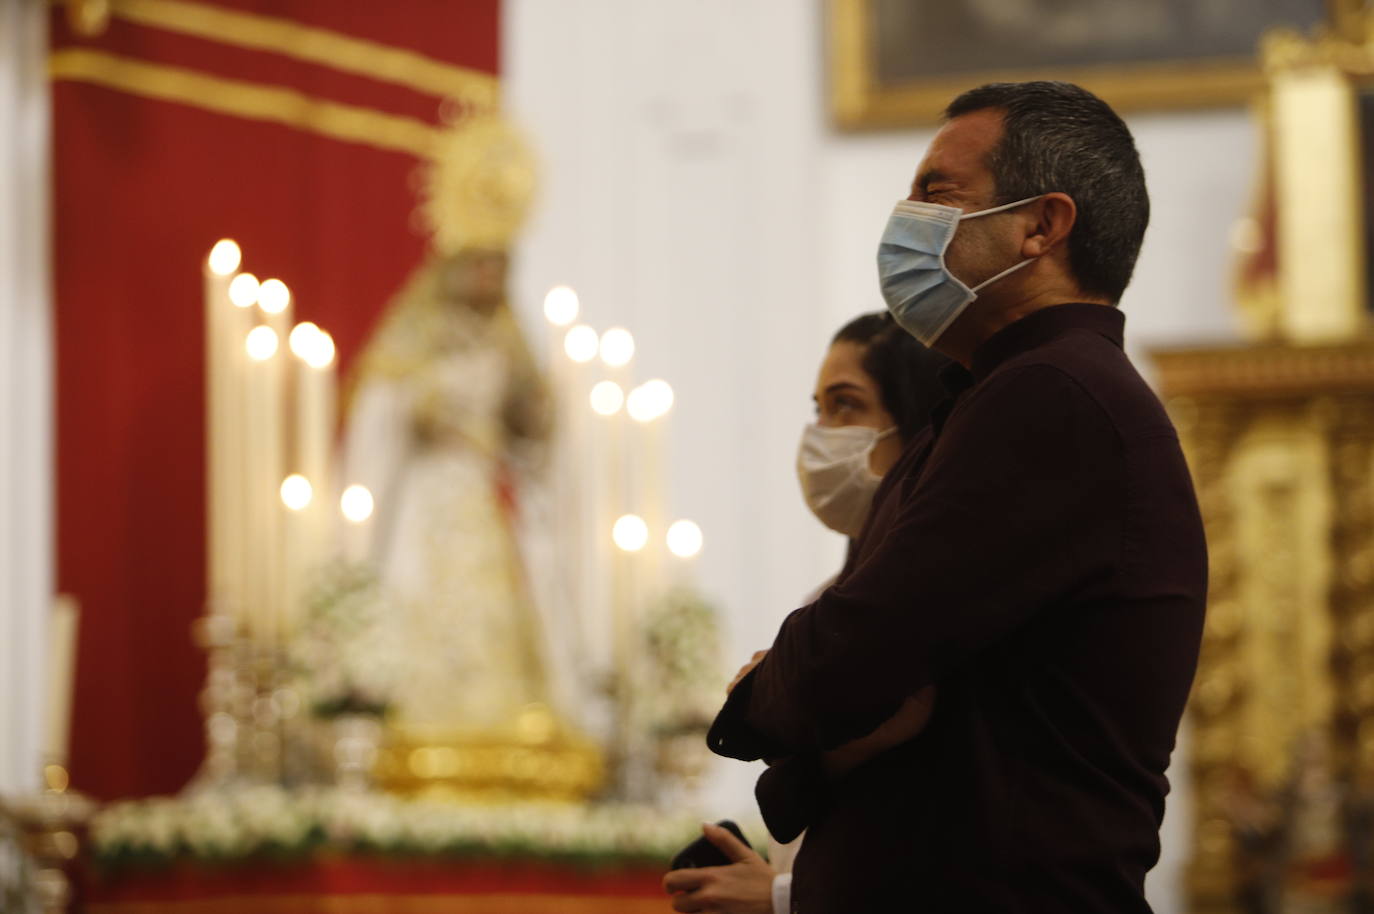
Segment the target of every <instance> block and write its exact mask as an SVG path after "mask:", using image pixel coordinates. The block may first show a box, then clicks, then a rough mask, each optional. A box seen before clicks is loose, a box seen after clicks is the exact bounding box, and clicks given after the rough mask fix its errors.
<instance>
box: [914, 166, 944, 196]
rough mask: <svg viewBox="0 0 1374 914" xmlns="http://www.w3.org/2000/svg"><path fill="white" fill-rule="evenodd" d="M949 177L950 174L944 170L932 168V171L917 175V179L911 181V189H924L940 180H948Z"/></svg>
mask: <svg viewBox="0 0 1374 914" xmlns="http://www.w3.org/2000/svg"><path fill="white" fill-rule="evenodd" d="M949 179H950V178H949V175H947V174H945V173H944V172H943V171H937V170H935V169H931V170H930V171H927V172H924V173H922V174H919V175H917V176H916V180H915V181H912V182H911V189H912V190H918V189H919V190H922V191H924V190H925V189H926V188H928V187H930V185H932V184H935V183H938V182H940V181H948V180H949Z"/></svg>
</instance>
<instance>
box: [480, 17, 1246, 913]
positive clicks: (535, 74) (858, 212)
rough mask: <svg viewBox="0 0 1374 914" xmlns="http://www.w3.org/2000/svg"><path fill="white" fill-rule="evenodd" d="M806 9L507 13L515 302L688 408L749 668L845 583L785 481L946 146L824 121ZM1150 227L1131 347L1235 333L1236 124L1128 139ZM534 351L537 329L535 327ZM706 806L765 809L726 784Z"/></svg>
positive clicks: (714, 542)
mask: <svg viewBox="0 0 1374 914" xmlns="http://www.w3.org/2000/svg"><path fill="white" fill-rule="evenodd" d="M820 6H821V4H819V3H818V2H815V0H808V2H798V0H696V2H693V3H678V2H667V0H656V2H647V0H507V4H506V16H507V18H506V26H505V36H506V37H505V41H506V58H505V64H504V68H505V74H506V85H507V92H508V96H507V97H508V100H509V103H510V105H511V108H512V110H513V112H514V113H515V115H516V116H517V117H518V118H519V119H520V120H521V122H522V123H523V126H524V127H525V128H526V129H527V130H529V131H530V132H531V133H532V134H533V135H534V137H535V139H536V142H537V143H538V145H539V148H540V152H541V155H542V158H543V162H544V169H545V173H544V182H545V190H544V195H543V199H542V204H541V210H540V213H539V215H538V217H537V218H536V224H535V225H534V227H533V229H532V231H531V232H530V234H529V235H528V237H527V239H526V241H525V242H524V244H523V245H522V247H521V258H520V263H519V266H518V271H517V278H516V288H517V293H518V296H519V299H520V301H521V303H522V306H523V308H524V311H525V314H526V316H527V317H528V323H529V326H530V327H531V328H532V330H533V328H540V327H542V322H541V321H540V320H539V317H538V307H539V302H540V300H541V298H542V295H543V293H544V291H545V290H546V289H547V288H548V287H550V286H551V285H554V284H556V283H569V284H571V285H573V286H575V287H576V288H577V289H578V290H579V292H581V293H582V296H583V303H584V308H585V311H586V313H587V316H588V319H589V320H591V321H592V322H593V323H595V324H598V325H600V326H603V327H604V326H607V325H609V324H611V323H616V322H619V323H624V324H625V325H626V326H628V327H629V328H630V329H631V330H632V331H633V332H634V333H635V334H636V336H637V337H638V339H639V342H640V354H639V356H638V358H640V359H642V360H643V361H644V362H645V363H647V364H649V365H652V366H653V368H652V369H651V370H652V372H653V373H655V374H661V375H662V376H664V377H666V378H667V379H668V380H670V381H671V382H672V383H673V384H674V385H675V386H676V388H677V391H678V395H679V399H678V406H677V407H676V408H675V409H676V414H675V418H674V422H675V425H674V430H673V431H674V439H675V441H674V445H675V453H674V460H673V473H672V489H673V501H674V504H675V506H676V510H677V511H678V512H679V513H682V512H688V511H690V513H691V514H692V516H693V517H695V518H696V519H697V520H698V521H699V522H700V523H701V524H702V526H703V528H704V529H705V531H706V536H707V549H706V551H705V553H704V554H703V556H702V558H701V562H700V571H701V584H702V586H703V587H704V588H705V589H706V590H707V591H708V592H709V593H711V594H712V595H714V596H715V597H716V598H718V600H719V601H720V602H721V604H722V605H723V607H724V608H725V609H726V610H727V612H728V614H729V628H730V650H731V652H732V657H733V659H734V661H735V662H743V660H744V659H745V658H746V657H747V656H748V654H749V653H750V652H751V651H753V650H754V649H756V648H759V647H764V646H767V644H768V643H769V642H770V641H771V639H772V634H773V632H774V631H775V630H776V627H777V625H778V623H779V622H780V621H781V619H782V617H783V616H784V615H786V613H787V612H789V611H791V610H792V609H794V608H795V607H796V606H797V605H798V601H799V600H800V598H801V596H802V595H803V594H804V593H806V592H807V591H808V590H809V589H810V588H811V587H813V586H814V585H815V584H816V583H818V582H819V581H820V580H822V579H823V578H825V577H826V576H827V575H828V574H830V573H831V572H833V571H834V570H835V569H836V568H837V567H838V564H839V560H840V556H841V551H842V546H841V543H840V541H839V538H838V537H836V536H834V535H832V534H829V533H828V532H826V531H824V530H823V529H822V528H821V527H820V526H819V524H817V523H816V522H815V521H814V520H813V519H811V517H810V516H809V514H808V513H807V511H806V509H805V507H804V506H803V505H802V503H801V499H800V497H799V495H798V492H797V487H796V483H795V480H794V478H793V475H792V464H793V457H794V453H795V447H796V441H797V437H798V435H799V433H800V429H801V426H802V424H803V423H804V422H806V421H807V419H808V417H809V414H810V405H809V402H808V399H809V391H810V389H811V384H812V381H813V379H814V373H815V370H816V367H817V364H818V362H819V358H820V355H821V353H822V351H823V350H824V348H825V342H826V340H827V339H828V336H829V334H831V333H833V332H834V330H835V329H837V328H838V327H839V326H840V324H841V323H843V322H844V321H845V320H846V319H848V318H849V317H852V316H853V315H854V314H856V313H858V312H860V311H865V310H875V309H878V308H880V307H882V300H881V297H880V296H879V294H878V290H877V286H876V282H875V276H874V266H873V256H874V248H875V245H876V243H877V238H878V236H879V234H880V233H881V231H882V227H883V225H884V223H885V221H886V219H887V215H888V213H889V211H890V209H891V206H892V203H893V201H895V200H896V199H898V198H899V197H902V196H904V195H905V193H906V188H907V186H908V184H909V182H910V178H911V175H912V172H913V170H914V168H915V165H916V162H917V161H918V160H919V158H920V156H921V154H922V152H923V151H924V148H925V145H926V143H927V142H928V141H929V137H930V134H929V132H926V131H910V132H896V133H880V134H864V135H841V134H836V133H833V132H832V131H830V130H829V128H828V126H827V124H826V120H825V115H824V110H823V101H822V99H823V95H822V92H823V79H824V66H823V57H822V47H823V41H822V35H821V22H820V14H819V9H820ZM1130 124H1131V127H1132V129H1133V130H1134V132H1135V134H1136V139H1137V142H1138V144H1139V147H1140V150H1141V153H1142V156H1143V158H1144V162H1145V168H1146V172H1147V176H1148V179H1149V183H1150V187H1151V192H1152V199H1153V206H1154V212H1153V218H1152V221H1151V227H1150V231H1149V234H1148V235H1147V236H1146V241H1145V247H1144V250H1143V251H1142V254H1141V259H1140V263H1139V266H1138V268H1137V272H1136V280H1135V282H1134V284H1133V285H1132V287H1131V289H1130V290H1129V292H1128V293H1127V296H1126V298H1125V300H1124V301H1123V303H1122V305H1123V308H1124V309H1125V311H1126V312H1127V314H1128V323H1127V327H1128V340H1129V342H1128V348H1129V349H1130V351H1131V352H1132V354H1133V355H1134V356H1135V358H1136V360H1137V363H1138V364H1141V365H1142V368H1145V369H1146V370H1147V373H1148V365H1147V364H1145V362H1146V360H1145V359H1144V355H1143V354H1144V352H1145V351H1146V349H1148V348H1149V347H1151V346H1155V345H1162V344H1167V343H1172V342H1178V341H1184V340H1199V339H1219V338H1227V337H1229V336H1231V335H1232V321H1231V317H1230V312H1229V307H1230V306H1229V304H1228V291H1227V283H1228V279H1227V277H1228V255H1227V237H1228V232H1229V228H1230V225H1231V223H1232V221H1233V220H1234V219H1236V218H1237V217H1238V216H1239V215H1241V214H1242V213H1243V212H1244V210H1245V204H1246V200H1247V198H1248V193H1249V188H1250V181H1251V178H1252V174H1253V167H1254V158H1255V154H1254V137H1253V135H1252V129H1251V127H1250V122H1249V118H1248V116H1247V114H1246V113H1245V112H1243V111H1240V110H1232V111H1220V112H1207V113H1187V114H1160V115H1149V116H1138V117H1132V118H1130ZM534 332H540V331H538V330H534ZM718 770H719V772H720V773H719V776H718V778H717V781H716V785H715V791H714V793H713V796H714V797H715V799H716V801H717V802H718V803H720V804H721V806H722V808H728V809H731V810H739V809H745V808H748V805H749V803H750V802H751V792H750V787H751V781H752V777H753V772H751V771H749V770H748V769H747V768H746V767H745V766H741V765H731V764H729V763H722V765H721V766H720V768H719V769H718ZM1187 794H1188V785H1187V783H1186V780H1185V779H1183V778H1175V795H1174V797H1173V800H1172V802H1171V804H1170V812H1169V815H1168V817H1167V820H1166V823H1165V828H1164V843H1165V850H1164V859H1163V860H1162V861H1161V864H1160V866H1159V867H1158V868H1157V870H1156V871H1155V873H1154V874H1153V875H1152V877H1151V884H1150V894H1151V896H1152V899H1153V900H1154V903H1155V905H1156V909H1157V910H1158V911H1160V912H1170V911H1177V910H1179V909H1180V902H1179V899H1180V896H1179V892H1180V889H1181V875H1182V873H1181V870H1180V869H1179V864H1180V862H1181V860H1182V859H1183V857H1184V856H1185V855H1186V853H1187V847H1186V841H1185V836H1186V835H1187V834H1188V833H1189V831H1190V827H1189V825H1188V823H1187V822H1186V821H1185V817H1186V811H1185V812H1180V810H1181V809H1183V808H1184V807H1185V806H1186V797H1187Z"/></svg>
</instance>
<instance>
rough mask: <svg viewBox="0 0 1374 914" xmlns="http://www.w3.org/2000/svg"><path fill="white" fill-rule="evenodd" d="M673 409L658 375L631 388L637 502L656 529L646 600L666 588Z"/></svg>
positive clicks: (669, 393) (649, 557)
mask: <svg viewBox="0 0 1374 914" xmlns="http://www.w3.org/2000/svg"><path fill="white" fill-rule="evenodd" d="M672 408H673V388H672V387H671V386H669V384H668V382H667V381H663V380H660V379H658V378H655V379H654V380H652V381H645V382H644V383H643V384H641V385H639V386H638V387H636V388H635V389H634V390H632V391H630V396H629V398H628V400H627V401H626V410H627V412H628V413H629V416H630V418H631V419H633V420H634V421H635V442H634V445H633V447H634V452H635V460H634V461H633V462H634V466H635V480H634V482H635V485H634V493H635V496H634V497H635V504H637V505H638V506H639V509H640V510H641V511H643V512H644V520H645V521H646V522H647V523H648V525H649V529H650V530H651V531H653V540H652V545H651V546H650V547H649V548H647V549H646V550H645V555H644V562H643V564H644V575H643V583H644V590H645V592H644V594H643V598H644V600H645V602H651V601H653V600H657V599H658V598H659V597H661V596H663V592H664V590H665V589H666V581H665V576H664V571H665V569H664V554H663V547H664V543H663V530H664V526H665V524H666V523H667V519H668V511H667V504H668V498H667V490H666V486H665V478H666V474H665V452H666V449H667V447H666V442H667V438H668V414H669V412H670V411H671V410H672Z"/></svg>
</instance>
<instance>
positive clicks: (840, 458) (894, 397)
mask: <svg viewBox="0 0 1374 914" xmlns="http://www.w3.org/2000/svg"><path fill="white" fill-rule="evenodd" d="M947 364H949V360H948V359H946V358H945V357H944V356H942V355H940V354H939V353H936V352H933V351H931V350H929V349H927V348H926V347H924V346H922V345H921V344H920V343H919V342H917V341H916V339H915V338H914V337H913V336H911V334H909V333H907V332H905V331H904V330H902V329H901V328H900V327H898V326H897V325H896V324H895V323H894V322H893V320H892V318H891V316H890V315H889V314H888V313H887V312H875V313H872V314H864V315H861V316H860V317H857V318H855V319H854V320H852V321H850V322H849V323H847V324H845V325H844V326H843V327H841V328H840V331H839V332H838V333H836V334H835V336H834V338H833V339H832V340H831V342H830V348H829V349H828V350H827V351H826V355H825V360H824V361H823V362H821V368H820V372H819V374H818V375H817V378H816V389H815V392H814V394H813V395H812V399H813V400H814V401H815V404H816V421H815V422H814V423H812V424H810V425H807V427H806V429H805V430H804V431H803V433H802V440H801V445H800V447H799V448H798V452H797V477H798V479H799V481H800V482H801V488H802V497H803V498H805V499H806V503H807V505H808V506H809V507H810V508H811V510H812V512H813V513H814V514H815V515H816V517H817V519H819V520H820V521H821V523H823V524H825V525H826V526H827V527H829V528H830V529H832V530H835V531H836V532H839V533H843V534H844V535H846V536H848V537H849V538H850V540H851V541H852V540H853V538H854V537H856V536H858V535H859V531H860V530H862V529H863V525H864V521H865V520H866V519H867V517H868V513H869V507H870V506H871V505H872V503H873V493H874V492H875V491H876V490H877V488H878V484H879V483H880V482H881V481H882V477H883V475H884V474H885V473H886V472H887V471H888V470H889V469H891V467H892V465H893V464H894V463H895V462H896V461H897V457H898V456H899V455H900V454H901V452H902V449H903V448H904V447H905V446H906V444H907V443H908V442H910V441H911V440H912V439H913V438H915V437H916V435H917V434H919V433H920V432H921V430H922V429H924V428H925V427H926V426H927V425H928V424H929V423H930V413H931V410H933V409H934V408H935V406H936V404H938V403H939V402H940V401H941V400H943V399H944V398H945V393H944V388H943V387H942V386H941V384H940V383H939V379H938V377H937V375H938V374H939V372H940V370H941V369H942V368H943V367H944V366H945V365H947ZM828 583H829V582H827V584H828ZM825 586H826V585H825V584H823V585H821V587H820V588H818V589H817V592H818V593H819V591H820V590H823V589H824V588H825ZM760 656H761V654H756V655H755V660H757V659H758V658H759V657H760ZM743 672H744V671H741V675H743ZM933 698H934V694H933V691H932V690H930V689H927V690H925V692H924V693H923V694H922V695H921V696H918V699H919V702H917V703H916V704H913V708H915V709H917V711H918V713H926V714H928V713H929V710H930V706H931V703H932V702H933ZM879 730H880V731H881V730H882V728H879ZM870 740H872V741H874V742H873V743H871V744H870ZM882 740H883V734H882V733H880V732H875V733H874V734H871V735H870V736H869V737H865V738H864V739H862V740H857V741H856V742H855V743H850V744H848V745H847V746H843V747H840V749H838V750H836V751H835V753H831V754H830V757H829V758H828V759H827V767H828V768H830V770H831V771H832V773H838V772H840V771H845V770H848V769H849V768H852V767H853V766H854V765H856V764H859V763H860V762H861V761H862V760H863V759H865V758H868V757H871V756H872V755H873V754H875V753H876V751H880V750H881V749H882V748H884V746H883V745H881V743H882ZM703 833H704V834H705V836H706V837H707V839H708V840H710V841H711V843H712V844H714V845H716V847H718V848H719V849H720V850H721V851H723V852H724V853H725V855H726V856H727V857H729V858H730V860H731V861H733V862H732V863H731V864H730V865H728V866H715V867H702V868H699V869H684V870H674V871H672V872H670V873H668V874H667V875H666V876H665V877H664V878H663V886H664V888H665V889H666V890H667V891H668V893H669V894H670V895H672V896H673V909H674V910H676V911H710V912H718V914H787V912H788V911H790V910H791V905H790V898H791V874H790V873H789V872H788V870H789V869H790V864H791V860H792V857H793V856H794V855H795V853H796V847H797V845H798V844H799V843H800V839H798V840H797V841H794V842H792V843H791V844H788V845H774V848H773V852H772V853H771V854H770V857H771V858H772V863H771V865H770V863H769V862H768V861H765V860H764V859H763V858H762V857H760V856H759V855H758V854H756V853H754V851H752V850H750V849H749V848H748V847H747V846H745V845H744V844H742V843H740V842H739V841H738V840H737V839H736V838H735V836H734V835H732V834H730V832H728V831H726V830H725V829H724V828H720V827H718V826H715V825H710V824H707V825H704V826H703Z"/></svg>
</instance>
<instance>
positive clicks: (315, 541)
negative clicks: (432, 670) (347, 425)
mask: <svg viewBox="0 0 1374 914" xmlns="http://www.w3.org/2000/svg"><path fill="white" fill-rule="evenodd" d="M290 344H291V352H292V355H293V356H294V358H293V359H292V368H293V371H294V372H295V382H296V383H295V391H296V410H295V420H296V422H295V425H296V434H295V460H294V468H295V470H296V472H298V473H300V474H301V476H302V477H303V478H304V479H305V480H306V481H307V482H308V484H309V486H310V488H311V492H312V495H313V497H312V498H311V499H310V500H309V501H308V503H307V504H305V505H304V506H302V507H301V508H300V509H299V510H298V511H296V512H295V513H294V515H293V516H290V517H288V521H290V522H291V523H292V524H293V525H294V526H297V527H299V528H300V531H299V533H297V534H295V536H296V538H297V539H298V540H299V544H298V546H297V548H296V552H295V554H294V556H293V561H294V563H295V566H296V567H295V573H296V574H297V579H296V580H295V581H293V582H292V584H291V586H290V587H288V593H287V599H288V601H289V602H288V626H290V625H293V624H294V621H295V620H296V619H298V618H299V614H300V613H301V612H302V610H303V598H304V586H303V585H304V581H305V580H306V579H308V577H309V576H310V575H311V574H313V573H314V572H315V571H316V570H317V569H318V568H319V566H320V565H321V564H322V563H323V562H324V560H325V558H326V557H327V554H328V550H329V539H330V535H331V531H332V529H333V522H334V516H333V511H334V507H333V498H332V497H331V494H330V493H332V492H333V485H334V483H333V479H332V474H331V473H330V455H331V454H332V453H333V442H334V427H335V410H336V408H337V407H336V405H335V404H336V403H337V399H338V373H337V367H336V366H337V360H336V359H335V357H334V356H335V350H334V340H333V338H331V337H330V335H329V334H328V333H326V332H324V331H323V330H321V329H320V328H319V327H316V326H315V325H314V324H312V323H308V322H307V323H302V324H297V325H296V326H295V328H293V329H292V331H291V337H290Z"/></svg>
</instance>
